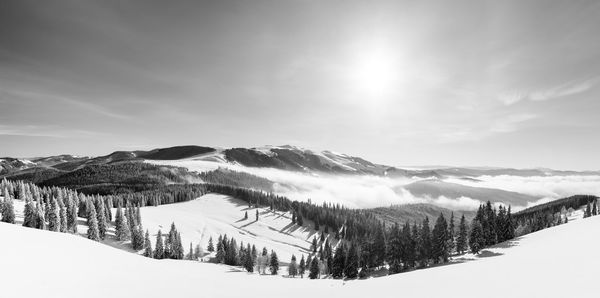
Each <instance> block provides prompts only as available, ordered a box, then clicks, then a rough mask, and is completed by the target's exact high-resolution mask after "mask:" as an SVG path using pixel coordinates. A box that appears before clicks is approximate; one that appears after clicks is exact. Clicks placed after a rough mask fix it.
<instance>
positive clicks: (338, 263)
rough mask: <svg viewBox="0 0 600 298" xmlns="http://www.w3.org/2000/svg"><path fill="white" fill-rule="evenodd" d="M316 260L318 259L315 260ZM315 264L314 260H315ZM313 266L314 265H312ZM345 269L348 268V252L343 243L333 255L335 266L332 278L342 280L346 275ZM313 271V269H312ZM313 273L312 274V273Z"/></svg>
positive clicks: (332, 268) (333, 266)
mask: <svg viewBox="0 0 600 298" xmlns="http://www.w3.org/2000/svg"><path fill="white" fill-rule="evenodd" d="M314 259H316V258H314ZM313 262H314V260H313ZM311 266H312V265H311ZM344 267H346V252H345V249H344V245H343V244H342V243H340V244H338V246H337V248H336V249H335V254H334V255H333V264H332V266H331V276H333V278H341V277H342V276H343V274H344ZM311 271H312V268H311ZM311 273H312V272H311Z"/></svg>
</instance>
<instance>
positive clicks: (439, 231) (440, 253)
mask: <svg viewBox="0 0 600 298" xmlns="http://www.w3.org/2000/svg"><path fill="white" fill-rule="evenodd" d="M448 238H449V236H448V224H447V222H446V219H445V218H444V214H442V213H440V216H439V217H438V218H437V220H436V222H435V226H434V227H433V233H432V253H431V255H432V257H433V263H434V264H437V263H438V262H440V260H441V261H442V262H443V263H446V262H448Z"/></svg>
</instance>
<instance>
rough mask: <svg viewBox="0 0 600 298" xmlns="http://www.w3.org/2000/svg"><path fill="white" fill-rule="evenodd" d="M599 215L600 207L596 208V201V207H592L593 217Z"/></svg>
mask: <svg viewBox="0 0 600 298" xmlns="http://www.w3.org/2000/svg"><path fill="white" fill-rule="evenodd" d="M595 215H598V207H597V206H596V200H594V205H593V206H592V216H595Z"/></svg>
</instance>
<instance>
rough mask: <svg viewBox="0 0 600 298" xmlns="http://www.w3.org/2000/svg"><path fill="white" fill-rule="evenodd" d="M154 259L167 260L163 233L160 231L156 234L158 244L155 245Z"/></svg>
mask: <svg viewBox="0 0 600 298" xmlns="http://www.w3.org/2000/svg"><path fill="white" fill-rule="evenodd" d="M154 247H155V248H154V258H155V259H164V258H165V248H164V244H163V237H162V232H161V231H160V230H158V233H157V234H156V244H155V245H154Z"/></svg>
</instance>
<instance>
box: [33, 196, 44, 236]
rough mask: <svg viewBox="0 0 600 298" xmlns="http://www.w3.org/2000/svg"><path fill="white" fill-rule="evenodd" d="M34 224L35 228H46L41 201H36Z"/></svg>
mask: <svg viewBox="0 0 600 298" xmlns="http://www.w3.org/2000/svg"><path fill="white" fill-rule="evenodd" d="M35 224H36V226H35V228H36V229H40V230H45V229H46V218H45V216H44V208H43V207H42V203H40V202H37V203H36V214H35Z"/></svg>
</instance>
